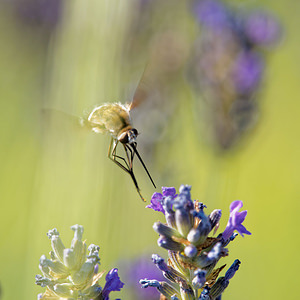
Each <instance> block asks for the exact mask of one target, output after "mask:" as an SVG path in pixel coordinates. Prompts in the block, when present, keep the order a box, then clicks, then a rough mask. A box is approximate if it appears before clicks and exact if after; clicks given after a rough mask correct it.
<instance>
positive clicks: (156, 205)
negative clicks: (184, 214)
mask: <svg viewBox="0 0 300 300" xmlns="http://www.w3.org/2000/svg"><path fill="white" fill-rule="evenodd" d="M168 196H170V197H175V196H176V189H175V188H173V187H162V194H161V193H157V192H156V193H154V194H153V195H152V198H151V204H149V205H147V206H146V208H152V209H153V210H155V211H160V212H162V213H163V214H165V210H164V208H163V199H164V198H165V197H168Z"/></svg>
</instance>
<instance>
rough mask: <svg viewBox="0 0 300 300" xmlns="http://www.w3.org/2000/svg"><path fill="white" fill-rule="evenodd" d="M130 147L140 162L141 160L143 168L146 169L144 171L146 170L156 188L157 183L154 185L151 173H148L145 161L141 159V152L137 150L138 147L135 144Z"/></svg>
mask: <svg viewBox="0 0 300 300" xmlns="http://www.w3.org/2000/svg"><path fill="white" fill-rule="evenodd" d="M129 145H130V146H131V148H132V149H133V151H134V153H135V154H136V156H137V157H138V158H139V160H140V162H141V164H142V166H143V167H144V169H145V171H146V173H147V175H148V177H149V179H150V180H151V182H152V184H153V186H154V187H155V188H156V185H155V183H154V181H153V179H152V177H151V175H150V173H149V171H148V169H147V167H146V165H145V164H144V162H143V160H142V158H141V156H140V154H139V152H138V151H137V149H136V145H135V144H129Z"/></svg>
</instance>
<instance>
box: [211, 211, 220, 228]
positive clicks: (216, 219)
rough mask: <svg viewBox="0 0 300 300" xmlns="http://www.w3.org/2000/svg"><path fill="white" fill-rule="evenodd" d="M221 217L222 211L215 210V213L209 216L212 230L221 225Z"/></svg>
mask: <svg viewBox="0 0 300 300" xmlns="http://www.w3.org/2000/svg"><path fill="white" fill-rule="evenodd" d="M221 217H222V210H221V209H215V210H214V211H212V212H211V214H210V215H209V216H208V218H209V221H210V225H211V229H213V228H214V227H215V226H216V225H218V224H219V222H220V219H221Z"/></svg>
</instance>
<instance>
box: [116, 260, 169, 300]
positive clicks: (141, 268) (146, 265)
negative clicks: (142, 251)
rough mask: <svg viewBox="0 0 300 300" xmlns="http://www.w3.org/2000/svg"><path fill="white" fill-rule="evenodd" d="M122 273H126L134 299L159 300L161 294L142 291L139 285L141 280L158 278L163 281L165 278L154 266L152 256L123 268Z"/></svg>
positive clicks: (127, 282)
mask: <svg viewBox="0 0 300 300" xmlns="http://www.w3.org/2000/svg"><path fill="white" fill-rule="evenodd" d="M122 271H123V272H126V273H125V274H124V275H125V278H126V282H125V283H126V286H127V287H131V288H132V291H133V293H134V296H135V297H134V299H143V300H156V299H159V293H158V291H157V290H156V289H142V288H141V286H140V285H139V280H140V279H141V278H146V277H147V278H148V277H149V278H157V280H159V281H162V280H164V277H163V275H162V273H161V271H160V270H159V269H158V268H157V267H156V265H155V264H153V262H152V259H151V255H143V256H140V257H138V258H136V259H135V260H133V261H131V262H130V263H128V264H126V265H123V266H122Z"/></svg>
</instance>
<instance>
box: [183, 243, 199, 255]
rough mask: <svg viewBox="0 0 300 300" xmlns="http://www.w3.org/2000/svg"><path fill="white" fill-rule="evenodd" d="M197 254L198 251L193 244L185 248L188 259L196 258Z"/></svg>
mask: <svg viewBox="0 0 300 300" xmlns="http://www.w3.org/2000/svg"><path fill="white" fill-rule="evenodd" d="M197 252H198V250H197V248H196V246H194V245H193V244H190V245H188V246H186V247H185V248H184V254H185V255H186V256H187V257H194V256H196V255H197Z"/></svg>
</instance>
